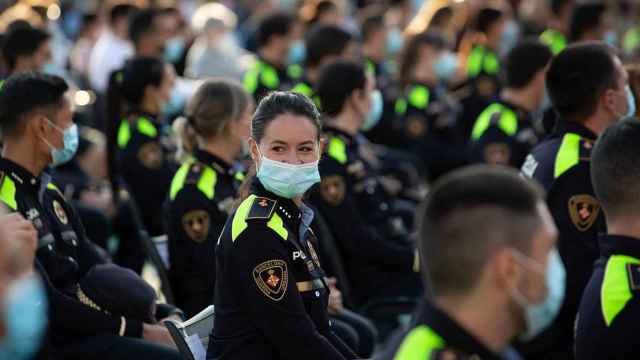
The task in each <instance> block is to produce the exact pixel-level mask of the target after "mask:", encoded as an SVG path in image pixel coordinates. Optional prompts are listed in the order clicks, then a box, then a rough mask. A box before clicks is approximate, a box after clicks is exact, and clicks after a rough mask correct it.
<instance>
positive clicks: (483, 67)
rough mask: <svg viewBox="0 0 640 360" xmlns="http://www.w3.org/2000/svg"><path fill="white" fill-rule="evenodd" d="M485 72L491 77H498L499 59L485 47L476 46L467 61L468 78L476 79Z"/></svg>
mask: <svg viewBox="0 0 640 360" xmlns="http://www.w3.org/2000/svg"><path fill="white" fill-rule="evenodd" d="M482 71H484V72H485V73H487V74H489V75H496V74H498V72H499V71H500V63H499V61H498V57H497V56H496V54H494V53H493V52H492V51H490V50H487V49H485V48H484V47H483V46H476V47H474V48H473V50H471V53H470V54H469V58H468V59H467V76H469V77H470V78H475V77H477V76H478V75H480V73H481V72H482Z"/></svg>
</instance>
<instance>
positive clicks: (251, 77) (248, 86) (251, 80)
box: [242, 64, 260, 94]
mask: <svg viewBox="0 0 640 360" xmlns="http://www.w3.org/2000/svg"><path fill="white" fill-rule="evenodd" d="M259 75H260V66H259V65H258V64H256V65H255V66H254V67H253V68H251V69H250V70H249V71H247V72H246V73H245V74H244V77H243V78H242V85H244V88H245V90H247V92H249V93H250V94H253V93H255V92H256V90H257V89H258V76H259Z"/></svg>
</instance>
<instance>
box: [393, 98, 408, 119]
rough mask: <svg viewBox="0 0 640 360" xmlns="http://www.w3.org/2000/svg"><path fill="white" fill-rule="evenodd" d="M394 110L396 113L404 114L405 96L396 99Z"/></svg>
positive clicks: (405, 108)
mask: <svg viewBox="0 0 640 360" xmlns="http://www.w3.org/2000/svg"><path fill="white" fill-rule="evenodd" d="M395 111H396V114H397V115H404V114H405V113H406V112H407V100H406V99H405V98H399V99H398V100H396V104H395Z"/></svg>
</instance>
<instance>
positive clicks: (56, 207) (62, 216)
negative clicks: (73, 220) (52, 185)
mask: <svg viewBox="0 0 640 360" xmlns="http://www.w3.org/2000/svg"><path fill="white" fill-rule="evenodd" d="M53 212H54V213H55V214H56V217H57V218H58V220H59V221H60V223H62V224H63V225H67V224H68V223H69V218H68V217H67V213H66V212H65V211H64V208H63V207H62V205H61V204H60V203H59V202H58V200H53Z"/></svg>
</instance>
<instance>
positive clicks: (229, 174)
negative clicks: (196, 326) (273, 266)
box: [167, 149, 242, 317]
mask: <svg viewBox="0 0 640 360" xmlns="http://www.w3.org/2000/svg"><path fill="white" fill-rule="evenodd" d="M194 155H195V161H189V162H187V163H185V164H183V165H182V166H181V167H180V169H179V170H178V171H177V173H176V174H175V176H174V177H173V181H172V183H171V190H170V193H169V206H168V208H167V215H168V216H167V219H168V222H167V224H168V229H167V234H168V235H169V260H170V264H171V265H170V270H169V276H170V279H171V288H172V290H173V291H174V293H175V296H176V305H178V306H179V307H180V308H181V309H182V310H183V311H184V312H185V314H186V315H187V316H188V317H191V316H193V315H195V314H197V313H198V312H200V311H201V310H203V309H204V308H205V307H207V306H208V305H210V304H211V302H212V301H213V290H214V282H215V279H216V269H215V265H216V264H215V244H216V241H217V240H218V237H219V236H220V233H221V232H222V228H223V227H224V224H225V222H226V221H227V217H228V216H229V213H230V212H231V210H232V208H233V204H234V201H235V197H236V193H237V191H238V187H239V186H240V180H241V179H242V174H241V173H237V172H236V171H235V170H234V169H233V167H232V166H231V164H228V163H227V162H225V161H224V160H222V159H220V158H218V157H217V156H215V155H213V154H211V153H209V152H207V151H204V150H199V149H198V150H196V151H195V154H194Z"/></svg>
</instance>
